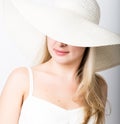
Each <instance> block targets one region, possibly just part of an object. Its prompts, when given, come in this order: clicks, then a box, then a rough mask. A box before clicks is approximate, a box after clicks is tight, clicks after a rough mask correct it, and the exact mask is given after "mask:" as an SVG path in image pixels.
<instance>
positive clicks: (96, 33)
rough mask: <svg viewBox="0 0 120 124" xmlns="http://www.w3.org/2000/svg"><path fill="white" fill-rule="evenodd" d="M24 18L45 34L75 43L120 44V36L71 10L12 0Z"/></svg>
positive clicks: (95, 44) (92, 45)
mask: <svg viewBox="0 0 120 124" xmlns="http://www.w3.org/2000/svg"><path fill="white" fill-rule="evenodd" d="M12 1H13V3H14V5H15V7H16V8H17V9H18V11H19V12H20V13H21V15H23V16H24V18H25V19H26V20H27V21H28V22H29V23H30V24H32V25H33V26H34V27H35V28H36V29H38V30H39V31H40V32H42V33H43V34H45V35H47V36H50V37H52V38H54V39H56V40H57V41H61V42H64V43H67V44H70V45H73V46H84V47H95V46H105V45H112V44H120V36H118V35H117V34H115V33H112V32H110V31H108V30H106V29H104V28H101V27H100V26H98V25H97V24H95V23H93V22H91V21H88V20H87V19H85V18H83V17H82V16H80V15H78V14H77V13H74V12H73V11H68V10H67V9H62V8H55V7H50V6H45V5H40V4H37V5H36V4H34V3H30V2H27V3H26V2H22V0H21V1H19V0H12Z"/></svg>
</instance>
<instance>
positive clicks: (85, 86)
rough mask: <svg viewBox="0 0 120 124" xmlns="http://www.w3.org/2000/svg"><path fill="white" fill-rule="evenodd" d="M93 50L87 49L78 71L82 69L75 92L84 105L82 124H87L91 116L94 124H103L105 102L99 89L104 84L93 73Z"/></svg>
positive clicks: (101, 79)
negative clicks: (82, 98) (79, 81)
mask: <svg viewBox="0 0 120 124" xmlns="http://www.w3.org/2000/svg"><path fill="white" fill-rule="evenodd" d="M94 50H95V48H89V52H88V53H87V54H86V55H84V57H85V58H86V61H85V63H84V64H82V65H81V66H80V67H79V69H78V71H79V70H81V68H83V70H82V72H81V74H80V75H82V80H81V83H80V85H79V87H78V89H77V92H76V96H77V98H78V101H79V99H80V98H81V97H84V101H85V103H86V106H85V118H84V123H83V124H87V123H88V122H89V119H90V117H91V116H94V118H95V122H94V124H104V123H105V101H104V99H103V95H102V89H101V88H102V85H103V84H106V82H105V80H104V79H103V78H102V77H101V76H100V75H98V74H96V73H95V68H94V65H95V62H94V60H95V59H94V56H95V55H94V54H95V51H94Z"/></svg>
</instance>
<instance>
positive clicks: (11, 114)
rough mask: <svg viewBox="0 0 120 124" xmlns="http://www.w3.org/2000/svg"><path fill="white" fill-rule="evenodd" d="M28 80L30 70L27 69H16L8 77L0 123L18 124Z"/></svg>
mask: <svg viewBox="0 0 120 124" xmlns="http://www.w3.org/2000/svg"><path fill="white" fill-rule="evenodd" d="M28 80H29V78H28V70H27V69H26V68H25V67H20V68H16V69H14V70H13V71H12V72H11V73H10V75H9V76H8V78H7V80H6V83H5V86H4V88H3V90H2V92H1V95H0V117H1V118H0V123H2V124H3V123H4V124H8V123H10V124H13V123H14V124H17V123H18V119H19V115H20V111H21V106H22V103H23V100H24V97H25V93H26V91H27V87H28V86H27V85H28V83H27V82H28ZM8 103H9V104H8Z"/></svg>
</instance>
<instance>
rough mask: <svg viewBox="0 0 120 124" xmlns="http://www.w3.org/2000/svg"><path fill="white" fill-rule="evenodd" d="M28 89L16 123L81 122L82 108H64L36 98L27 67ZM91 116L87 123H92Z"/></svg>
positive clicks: (31, 76) (30, 71) (50, 123)
mask: <svg viewBox="0 0 120 124" xmlns="http://www.w3.org/2000/svg"><path fill="white" fill-rule="evenodd" d="M28 71H29V79H30V89H29V95H28V97H27V98H26V100H25V101H24V103H23V105H22V108H21V113H20V118H19V123H18V124H82V122H83V119H84V108H82V107H80V108H77V109H72V110H66V109H64V108H62V107H59V106H57V105H55V104H53V103H50V102H48V101H47V100H43V99H40V98H37V97H35V96H33V95H32V93H33V73H32V69H31V68H29V67H28ZM93 122H94V118H93V117H91V119H90V121H89V123H88V124H94V123H93Z"/></svg>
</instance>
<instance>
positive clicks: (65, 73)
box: [48, 59, 79, 78]
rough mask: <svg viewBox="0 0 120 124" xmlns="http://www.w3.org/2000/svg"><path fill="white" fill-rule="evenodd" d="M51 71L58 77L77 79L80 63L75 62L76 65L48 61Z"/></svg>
mask: <svg viewBox="0 0 120 124" xmlns="http://www.w3.org/2000/svg"><path fill="white" fill-rule="evenodd" d="M48 63H49V67H50V68H51V71H52V72H53V73H55V74H56V75H59V76H62V77H66V78H67V77H68V78H73V77H74V78H75V77H76V72H77V69H78V66H79V63H77V62H74V64H61V63H57V62H56V61H54V60H53V59H50V60H49V61H48Z"/></svg>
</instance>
